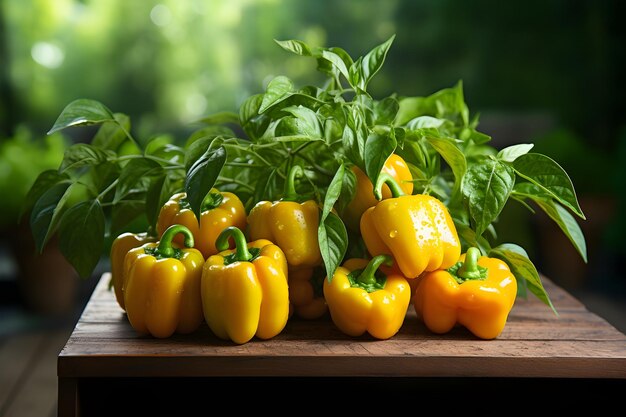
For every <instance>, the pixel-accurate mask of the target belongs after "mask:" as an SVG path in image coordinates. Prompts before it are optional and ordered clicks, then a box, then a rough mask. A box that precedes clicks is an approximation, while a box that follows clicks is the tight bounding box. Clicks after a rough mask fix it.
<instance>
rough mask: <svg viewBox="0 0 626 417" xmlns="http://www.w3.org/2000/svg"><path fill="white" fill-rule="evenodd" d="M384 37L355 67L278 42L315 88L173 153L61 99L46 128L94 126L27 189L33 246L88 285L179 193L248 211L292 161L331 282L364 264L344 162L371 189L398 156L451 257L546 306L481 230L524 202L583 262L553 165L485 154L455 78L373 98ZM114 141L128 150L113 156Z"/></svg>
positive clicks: (278, 189)
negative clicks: (317, 77) (452, 247)
mask: <svg viewBox="0 0 626 417" xmlns="http://www.w3.org/2000/svg"><path fill="white" fill-rule="evenodd" d="M393 40H394V38H393V37H391V38H390V39H388V40H387V41H385V42H383V43H382V44H380V45H378V46H376V47H375V48H373V49H372V50H371V51H370V52H368V53H367V54H365V55H364V56H362V57H358V58H356V59H354V58H352V57H351V56H350V55H349V54H348V52H347V51H345V50H343V49H342V48H339V47H331V48H322V47H316V46H311V45H307V44H306V43H304V42H302V41H299V40H286V41H277V44H278V45H279V46H280V47H282V48H283V49H284V50H285V51H287V52H289V53H294V54H296V55H300V56H302V57H308V58H312V59H314V60H315V62H316V63H317V68H318V70H319V71H321V72H322V73H324V74H325V75H326V76H327V77H326V81H325V83H324V84H323V85H320V86H312V85H307V86H302V87H298V86H296V85H294V83H293V82H292V81H291V80H290V79H289V78H288V77H286V76H284V75H279V76H277V77H275V78H274V79H273V80H271V81H270V82H269V83H268V85H267V88H266V90H265V92H264V93H263V94H257V95H253V96H251V97H249V98H248V99H247V100H245V101H244V102H243V104H242V105H241V106H240V109H239V112H238V114H237V113H231V112H220V113H217V114H213V115H208V116H206V117H205V118H204V119H203V120H202V121H203V122H204V124H205V126H204V127H202V128H200V129H198V130H197V131H195V132H194V133H193V134H192V135H190V137H189V138H187V140H186V141H185V142H184V145H183V146H178V145H175V144H173V143H171V141H168V140H164V139H163V137H156V138H154V139H152V140H150V141H148V142H147V143H143V142H142V141H137V140H136V139H135V138H133V136H132V135H131V125H130V120H129V119H128V117H127V116H125V115H124V114H121V113H114V112H112V111H111V110H109V109H108V108H107V107H106V106H105V105H104V104H102V103H99V102H96V101H93V100H87V99H80V100H76V101H74V102H71V103H70V104H68V105H67V107H66V108H65V109H64V110H63V111H62V113H61V115H60V116H59V118H58V120H57V121H56V122H55V124H54V126H53V128H52V129H51V132H53V131H58V130H61V129H65V128H69V127H71V126H76V125H82V124H100V128H99V130H98V132H97V133H96V135H95V137H94V139H93V141H92V142H91V144H76V145H73V146H71V147H69V148H68V149H67V151H66V153H65V157H64V160H63V162H62V163H61V165H60V167H59V169H58V171H46V172H43V173H41V175H40V177H39V179H38V180H37V181H36V183H35V184H34V186H33V187H32V189H31V192H30V194H29V196H28V198H27V202H28V205H29V207H27V209H28V210H30V211H31V223H32V225H33V233H34V234H35V238H36V241H37V243H38V247H39V248H40V249H41V248H42V247H43V246H44V245H45V244H46V242H47V240H48V239H49V238H50V236H51V235H53V234H54V233H58V234H59V238H60V243H61V248H62V249H63V253H64V254H66V257H67V258H68V260H69V261H70V262H72V264H73V265H74V266H75V268H76V269H77V271H78V272H79V273H80V274H81V276H88V275H89V274H90V273H91V272H92V271H93V268H94V266H95V265H96V263H97V261H98V259H99V258H100V256H101V251H102V249H101V248H102V246H103V245H102V242H103V240H104V239H105V238H106V237H107V236H114V235H116V234H118V233H120V232H121V231H123V230H124V229H125V228H126V227H128V225H129V224H131V223H132V222H133V221H136V220H137V219H139V218H141V219H144V220H145V222H146V223H147V225H148V228H149V229H148V230H149V231H150V232H151V233H155V223H156V219H157V216H158V211H159V209H160V207H161V206H162V205H163V204H164V203H165V201H166V200H167V199H168V198H169V197H170V196H171V195H172V194H173V193H175V192H179V191H185V192H186V193H187V196H188V200H189V203H190V206H191V207H192V209H193V210H194V211H195V212H196V214H198V212H199V211H200V209H201V206H202V201H203V200H204V198H205V196H206V195H207V194H208V192H209V190H210V189H211V188H212V187H217V188H219V189H220V190H223V191H231V192H234V193H236V194H237V195H238V196H239V197H240V198H241V200H242V201H243V202H244V203H245V206H246V209H247V210H249V209H250V208H251V207H252V206H253V205H254V204H255V203H256V202H258V201H260V200H277V199H280V198H281V197H283V196H282V195H281V193H282V190H283V188H284V187H283V185H284V181H285V178H286V176H287V174H288V173H289V171H290V169H291V167H292V166H294V165H296V164H297V165H301V166H302V167H303V168H304V169H305V176H304V178H301V179H300V182H299V184H298V190H299V191H300V192H301V194H302V195H303V197H305V198H313V199H315V200H317V201H318V202H319V204H320V207H321V215H320V225H319V230H318V237H319V242H320V250H321V253H322V255H323V259H324V265H325V268H326V270H327V273H328V275H329V276H332V273H333V272H334V270H335V268H337V266H338V265H339V264H340V263H341V262H342V261H343V259H344V258H345V257H346V254H350V255H351V256H352V255H355V254H358V255H361V256H364V255H365V253H363V249H362V248H363V245H362V243H361V242H360V236H358V235H355V234H353V233H349V232H348V231H347V230H346V228H345V226H344V224H343V221H342V219H341V215H342V210H343V208H344V207H345V205H346V204H347V203H348V202H349V201H350V200H351V198H352V196H353V195H354V187H355V180H354V175H353V174H352V172H351V171H350V169H349V167H350V166H352V165H356V166H358V167H359V168H361V169H362V170H363V171H364V172H366V174H367V175H368V177H369V178H370V180H371V181H372V182H373V183H376V180H377V178H378V176H379V174H380V171H381V168H382V166H383V164H384V163H385V160H386V159H387V158H388V157H389V156H390V155H391V154H392V153H397V154H399V155H400V156H402V157H403V158H404V159H405V160H406V161H407V162H408V163H409V166H410V168H411V172H412V174H413V179H414V180H413V181H414V190H415V191H414V193H423V194H430V195H433V196H435V197H437V198H439V199H440V200H441V201H443V202H444V204H445V205H446V206H447V207H448V209H449V210H450V213H451V214H452V216H453V219H454V221H455V224H456V226H457V229H458V232H459V235H460V238H461V241H462V244H463V248H464V250H465V249H467V248H468V247H469V246H477V247H478V248H480V249H481V251H482V252H483V254H484V255H490V256H497V257H499V258H501V259H503V260H504V261H505V262H507V263H508V264H509V265H510V267H511V269H512V271H513V272H514V274H515V276H516V278H517V279H518V281H520V282H521V283H522V284H524V285H520V288H524V289H526V288H528V289H529V290H530V291H531V292H532V293H534V294H535V295H536V296H537V297H538V298H539V299H541V300H543V301H544V302H545V303H546V304H547V305H549V306H552V304H551V302H550V299H549V297H548V294H546V292H545V290H544V288H543V286H542V284H541V280H540V278H539V275H538V273H537V271H536V269H535V267H534V265H533V264H532V262H531V261H530V259H528V255H527V254H526V252H525V250H524V249H523V248H521V247H519V246H517V245H515V244H512V243H501V242H497V235H496V234H494V233H493V232H494V231H495V222H496V220H497V219H498V216H499V215H500V213H501V212H502V209H503V208H504V207H505V205H506V204H508V202H509V201H510V200H511V199H512V200H515V201H517V202H520V203H522V204H524V205H525V206H527V207H528V208H529V209H530V210H533V209H532V207H531V206H530V205H529V203H531V202H532V203H535V204H536V205H537V207H539V208H540V209H541V210H544V211H545V212H546V213H547V214H548V215H549V216H550V218H552V219H553V220H554V221H555V222H556V223H557V224H558V225H559V226H560V227H561V229H562V230H563V232H564V233H565V234H566V235H567V237H568V238H569V239H570V240H571V241H572V244H573V245H574V246H575V247H576V249H577V250H578V251H579V253H580V255H581V256H582V257H583V259H585V260H586V246H585V241H584V236H583V234H582V232H581V230H580V228H579V227H578V223H577V222H576V220H575V217H574V216H577V217H579V218H581V219H584V214H583V213H582V211H581V209H580V206H579V205H578V201H577V199H576V193H575V191H574V186H573V184H572V182H571V180H570V178H569V177H568V175H567V173H566V172H565V171H564V170H563V169H562V168H561V167H560V166H559V165H558V163H557V162H555V161H553V160H552V159H550V158H548V157H547V156H545V155H541V154H537V153H530V150H531V149H532V147H533V145H532V144H519V145H514V146H511V147H508V148H506V149H502V150H500V151H498V150H496V149H495V148H493V147H492V146H490V145H489V144H488V142H489V141H490V139H491V138H490V137H489V136H488V135H486V134H484V133H481V132H480V131H478V130H477V126H478V117H477V116H471V115H470V112H469V109H468V106H467V104H466V103H465V99H464V96H463V86H462V83H461V82H458V83H457V84H456V85H454V86H453V87H450V88H446V89H443V90H441V91H438V92H435V93H434V94H432V95H429V96H425V97H404V96H401V95H397V94H392V95H391V96H389V97H383V98H374V97H372V96H371V95H370V94H369V93H368V91H367V87H368V84H369V83H370V82H371V80H372V79H373V77H374V76H375V75H376V73H377V72H379V71H380V70H381V68H382V66H383V63H384V61H385V57H386V55H387V53H388V51H389V49H390V48H391V46H392V43H393ZM233 127H237V128H238V129H237V131H240V132H244V135H243V136H244V137H238V136H237V135H236V134H235V130H233V129H232V128H233ZM126 142H130V143H132V144H134V145H135V146H134V148H133V149H135V150H134V151H132V152H128V151H125V149H128V147H124V144H125V143H126ZM78 191H80V193H79V192H78ZM487 231H489V232H490V233H486V232H487Z"/></svg>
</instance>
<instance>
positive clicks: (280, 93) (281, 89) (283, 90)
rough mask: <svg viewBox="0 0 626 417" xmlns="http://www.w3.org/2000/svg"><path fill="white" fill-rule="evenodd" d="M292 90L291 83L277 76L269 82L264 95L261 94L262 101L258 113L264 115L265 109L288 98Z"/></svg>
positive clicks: (281, 76)
mask: <svg viewBox="0 0 626 417" xmlns="http://www.w3.org/2000/svg"><path fill="white" fill-rule="evenodd" d="M293 90H294V87H293V82H292V81H291V80H290V79H289V78H287V77H285V76H283V75H279V76H278V77H276V78H274V79H273V80H272V81H270V82H269V84H268V85H267V89H266V90H265V94H263V100H262V101H261V107H259V113H264V112H265V111H266V110H267V109H269V108H270V107H272V106H273V105H274V104H276V103H279V102H281V101H283V100H285V99H286V98H287V97H289V96H290V95H291V94H292V92H293Z"/></svg>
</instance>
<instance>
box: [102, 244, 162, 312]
mask: <svg viewBox="0 0 626 417" xmlns="http://www.w3.org/2000/svg"><path fill="white" fill-rule="evenodd" d="M155 240H156V238H154V237H153V236H150V235H148V233H130V232H126V233H122V234H120V235H118V236H117V237H116V238H115V239H114V240H113V243H111V251H110V254H109V255H110V256H109V259H110V262H111V285H112V286H113V290H114V291H115V299H116V300H117V304H118V305H119V306H120V307H121V308H122V310H125V309H126V308H125V307H124V293H123V292H122V287H123V284H124V258H125V257H126V254H127V253H128V252H129V251H130V250H131V249H135V248H138V247H139V246H142V245H144V244H146V243H149V242H154V241H155Z"/></svg>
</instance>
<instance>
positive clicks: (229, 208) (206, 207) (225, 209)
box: [156, 188, 246, 259]
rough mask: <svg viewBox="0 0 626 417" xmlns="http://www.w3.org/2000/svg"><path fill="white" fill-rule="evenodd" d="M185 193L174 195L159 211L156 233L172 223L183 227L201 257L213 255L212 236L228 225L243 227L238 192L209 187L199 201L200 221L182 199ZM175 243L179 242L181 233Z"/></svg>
mask: <svg viewBox="0 0 626 417" xmlns="http://www.w3.org/2000/svg"><path fill="white" fill-rule="evenodd" d="M186 197H187V194H186V193H184V192H183V193H177V194H174V195H173V196H172V197H171V198H170V199H169V201H167V202H166V203H165V204H164V205H163V207H161V210H160V212H159V217H158V219H157V225H156V229H157V232H158V233H159V236H161V234H162V233H163V232H164V231H165V229H167V228H168V227H169V226H171V225H173V224H182V225H183V226H186V227H187V228H188V229H189V230H191V233H192V234H193V237H194V241H195V243H196V249H198V250H199V251H200V252H202V255H203V256H204V258H205V259H206V258H208V257H209V256H211V255H215V254H216V253H217V252H218V251H217V249H216V248H215V239H217V236H218V235H219V234H220V232H221V231H222V230H224V229H225V228H226V227H228V226H236V227H238V228H240V229H243V228H245V227H246V210H245V208H244V206H243V203H242V202H241V200H240V199H239V197H237V195H235V194H233V193H229V192H220V191H218V190H217V189H215V188H212V189H211V191H210V192H209V194H208V195H207V196H206V198H205V199H204V201H203V203H202V214H201V216H200V222H199V223H198V219H197V218H196V215H195V214H194V212H193V211H192V210H191V208H190V206H189V203H187V201H186V200H185V198H186ZM175 242H176V243H178V244H180V245H182V243H183V241H182V236H177V237H176V239H175Z"/></svg>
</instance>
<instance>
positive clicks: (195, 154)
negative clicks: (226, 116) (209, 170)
mask: <svg viewBox="0 0 626 417" xmlns="http://www.w3.org/2000/svg"><path fill="white" fill-rule="evenodd" d="M215 139H216V136H207V137H203V138H199V139H197V140H195V141H193V142H192V143H191V144H190V145H189V146H187V148H186V149H185V172H189V169H190V168H191V166H192V165H193V164H194V163H195V162H196V161H197V160H198V159H199V158H200V157H201V156H202V155H204V153H205V152H206V151H207V150H209V149H210V148H211V145H212V144H213V141H214V140H215Z"/></svg>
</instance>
